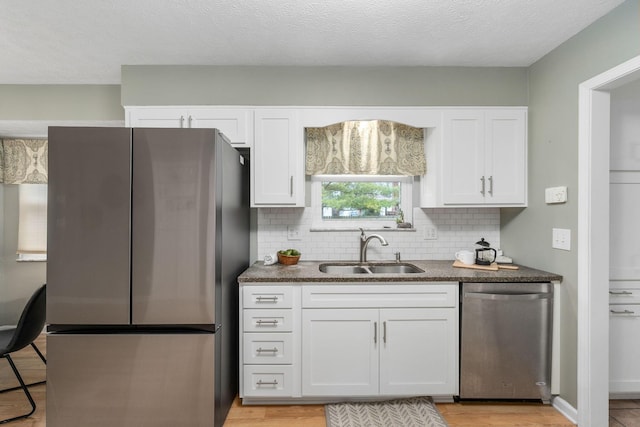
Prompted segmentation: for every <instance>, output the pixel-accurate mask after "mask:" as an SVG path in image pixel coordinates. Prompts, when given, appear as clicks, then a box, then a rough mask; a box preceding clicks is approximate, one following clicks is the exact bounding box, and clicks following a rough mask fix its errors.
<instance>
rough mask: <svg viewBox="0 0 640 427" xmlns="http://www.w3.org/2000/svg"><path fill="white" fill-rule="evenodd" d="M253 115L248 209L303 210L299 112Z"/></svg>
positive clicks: (257, 112) (273, 111)
mask: <svg viewBox="0 0 640 427" xmlns="http://www.w3.org/2000/svg"><path fill="white" fill-rule="evenodd" d="M254 115H255V130H254V146H253V154H252V156H251V171H252V174H251V205H252V206H253V207H287V206H288V207H297V206H301V207H302V206H304V158H303V153H304V146H303V145H304V132H303V128H302V127H301V126H300V125H299V124H298V111H297V110H292V109H279V108H273V109H260V110H255V112H254Z"/></svg>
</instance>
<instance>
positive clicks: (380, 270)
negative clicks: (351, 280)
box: [320, 262, 424, 274]
mask: <svg viewBox="0 0 640 427" xmlns="http://www.w3.org/2000/svg"><path fill="white" fill-rule="evenodd" d="M320 271H321V272H323V273H327V274H412V273H424V270H422V269H421V268H418V267H416V266H415V265H413V264H408V263H395V262H394V263H385V264H378V263H359V262H358V263H324V264H320Z"/></svg>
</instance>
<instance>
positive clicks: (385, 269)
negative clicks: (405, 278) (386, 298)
mask: <svg viewBox="0 0 640 427" xmlns="http://www.w3.org/2000/svg"><path fill="white" fill-rule="evenodd" d="M369 269H370V270H371V272H372V273H373V274H376V273H394V274H406V273H424V270H423V269H421V268H418V267H416V266H415V265H413V264H374V265H372V266H370V267H369Z"/></svg>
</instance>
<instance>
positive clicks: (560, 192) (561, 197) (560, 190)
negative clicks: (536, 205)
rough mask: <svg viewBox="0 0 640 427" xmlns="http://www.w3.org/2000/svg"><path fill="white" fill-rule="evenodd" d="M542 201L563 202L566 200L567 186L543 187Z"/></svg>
mask: <svg viewBox="0 0 640 427" xmlns="http://www.w3.org/2000/svg"><path fill="white" fill-rule="evenodd" d="M544 201H545V203H547V204H552V203H565V202H566V201H567V187H550V188H547V189H545V190H544Z"/></svg>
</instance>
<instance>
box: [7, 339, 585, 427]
mask: <svg viewBox="0 0 640 427" xmlns="http://www.w3.org/2000/svg"><path fill="white" fill-rule="evenodd" d="M36 344H37V346H38V348H40V350H42V352H43V353H44V354H45V355H46V343H45V337H44V335H43V336H41V337H40V338H38V340H37V341H36ZM13 360H14V362H15V363H16V365H17V366H18V369H19V370H20V373H21V374H22V376H23V378H24V379H25V381H26V382H27V383H30V382H35V381H41V380H43V379H44V378H45V372H46V371H45V367H44V365H43V364H42V362H41V361H40V359H39V358H38V356H37V355H36V354H35V352H34V351H33V349H32V348H31V347H27V348H25V349H24V350H21V351H19V352H17V353H14V354H13ZM15 385H18V382H17V380H16V379H15V377H14V376H13V372H11V368H10V367H9V364H8V363H7V361H6V360H4V359H2V360H0V389H4V388H7V387H12V386H15ZM30 390H31V394H32V395H33V398H34V399H35V401H36V405H37V409H36V412H35V413H34V414H33V415H32V416H31V417H30V418H28V419H24V420H20V421H15V422H12V423H10V424H8V425H9V426H11V427H45V425H46V422H45V409H46V408H45V386H44V385H38V386H32V387H30ZM437 406H438V409H439V410H440V412H441V413H442V415H443V416H444V418H445V419H446V420H447V422H448V423H449V425H450V426H451V427H489V426H496V427H497V426H505V427H507V426H508V427H516V426H528V427H533V426H553V427H571V426H573V425H574V424H572V423H570V422H569V421H568V420H567V419H566V418H564V417H563V416H562V415H561V414H560V413H559V412H557V411H556V410H555V409H554V408H553V407H551V406H549V405H538V404H524V405H523V404H496V403H489V404H487V403H445V404H440V403H439V404H438V405H437ZM28 409H29V404H28V402H27V400H26V398H25V396H24V394H23V393H22V391H21V390H18V391H11V392H7V393H0V419H4V418H8V417H11V416H15V415H17V414H19V413H24V412H26V411H27V410H28ZM21 411H22V412H21ZM224 425H225V427H238V426H258V427H325V418H324V407H323V406H322V405H296V406H275V405H269V406H257V405H256V406H242V405H241V404H240V402H239V399H236V401H235V402H234V405H233V407H232V408H231V411H230V412H229V415H228V416H227V421H226V422H225V424H224ZM114 427H116V426H114Z"/></svg>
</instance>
